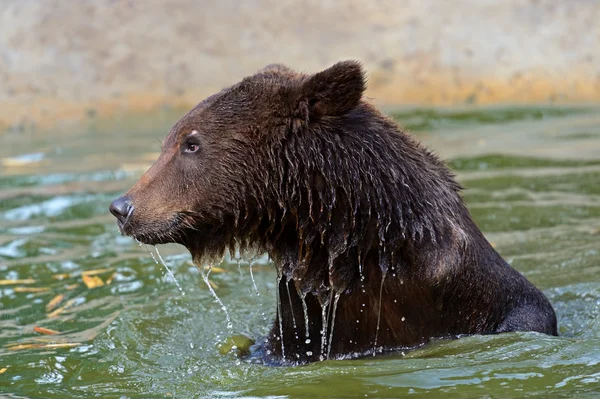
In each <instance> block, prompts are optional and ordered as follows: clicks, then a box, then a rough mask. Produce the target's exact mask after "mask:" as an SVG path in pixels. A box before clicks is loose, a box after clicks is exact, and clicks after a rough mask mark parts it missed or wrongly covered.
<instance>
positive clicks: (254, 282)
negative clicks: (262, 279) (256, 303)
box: [248, 262, 260, 296]
mask: <svg viewBox="0 0 600 399" xmlns="http://www.w3.org/2000/svg"><path fill="white" fill-rule="evenodd" d="M253 263H254V262H250V265H249V266H248V268H249V269H250V279H251V280H252V286H253V287H254V292H256V296H259V295H260V293H259V292H258V288H257V287H256V281H255V280H254V273H252V264H253Z"/></svg>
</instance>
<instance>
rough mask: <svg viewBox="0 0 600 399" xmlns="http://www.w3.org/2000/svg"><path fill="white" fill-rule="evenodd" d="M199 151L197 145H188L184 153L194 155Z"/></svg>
mask: <svg viewBox="0 0 600 399" xmlns="http://www.w3.org/2000/svg"><path fill="white" fill-rule="evenodd" d="M199 149H200V146H199V145H198V144H196V143H186V144H185V148H184V150H183V151H184V152H187V153H194V152H197V151H198V150H199Z"/></svg>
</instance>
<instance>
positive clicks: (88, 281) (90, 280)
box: [81, 274, 104, 289]
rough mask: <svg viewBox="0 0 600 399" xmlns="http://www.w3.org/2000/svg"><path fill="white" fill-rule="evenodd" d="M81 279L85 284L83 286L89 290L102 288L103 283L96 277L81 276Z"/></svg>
mask: <svg viewBox="0 0 600 399" xmlns="http://www.w3.org/2000/svg"><path fill="white" fill-rule="evenodd" d="M81 279H82V280H83V283H84V284H85V286H86V287H88V288H89V289H92V288H97V287H103V286H104V281H103V280H102V279H101V278H100V277H98V276H90V275H87V274H82V275H81Z"/></svg>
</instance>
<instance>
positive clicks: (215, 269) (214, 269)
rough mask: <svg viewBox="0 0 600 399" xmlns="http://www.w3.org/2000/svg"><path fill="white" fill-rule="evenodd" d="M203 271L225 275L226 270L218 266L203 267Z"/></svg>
mask: <svg viewBox="0 0 600 399" xmlns="http://www.w3.org/2000/svg"><path fill="white" fill-rule="evenodd" d="M204 270H210V271H211V273H227V270H225V269H223V268H222V267H219V266H204Z"/></svg>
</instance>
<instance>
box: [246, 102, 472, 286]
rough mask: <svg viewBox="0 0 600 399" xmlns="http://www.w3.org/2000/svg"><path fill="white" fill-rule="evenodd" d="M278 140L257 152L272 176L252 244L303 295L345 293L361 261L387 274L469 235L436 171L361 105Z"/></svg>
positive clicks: (459, 205)
mask: <svg viewBox="0 0 600 399" xmlns="http://www.w3.org/2000/svg"><path fill="white" fill-rule="evenodd" d="M281 135H283V137H282V136H281ZM281 135H280V136H278V137H277V139H276V140H273V142H272V143H271V145H270V146H267V148H266V150H267V154H280V156H279V157H274V158H273V157H271V156H268V155H267V156H266V159H269V160H270V161H271V164H270V165H268V169H269V170H270V171H277V173H276V176H275V178H273V179H272V181H271V182H270V184H269V186H270V187H271V188H272V193H271V198H272V203H271V204H270V205H267V206H265V207H263V209H266V210H267V211H268V212H267V211H265V212H263V213H264V215H263V216H262V220H261V222H259V223H257V225H258V226H262V229H263V230H262V232H260V233H259V234H258V236H259V237H261V239H262V244H263V246H264V247H265V248H266V249H267V250H268V252H269V254H270V256H271V257H272V258H273V259H274V260H275V261H276V262H278V270H279V271H280V274H281V275H282V276H285V278H287V279H292V280H294V281H296V282H298V281H301V282H302V283H298V285H299V286H300V289H301V290H302V291H303V292H312V293H318V292H321V291H323V290H325V291H328V289H329V288H332V289H335V290H340V289H343V288H344V287H347V286H348V285H349V284H350V283H351V282H352V281H354V280H357V279H360V278H363V277H364V276H361V273H362V270H363V266H364V263H365V262H366V260H367V258H369V259H370V260H371V261H373V258H374V257H375V258H376V263H377V264H378V266H379V268H380V269H381V270H382V271H384V272H387V271H388V270H389V269H391V268H392V267H396V266H397V265H398V264H399V263H401V262H402V261H403V260H402V258H403V257H405V256H406V252H407V251H408V252H418V251H420V250H424V249H426V248H428V247H430V246H432V245H436V244H440V245H441V243H444V242H449V241H451V242H456V241H464V240H465V238H466V237H467V235H468V233H467V232H466V231H467V230H468V231H469V232H470V231H473V232H477V231H478V230H477V228H473V226H474V224H472V222H471V219H470V216H469V213H468V211H467V209H466V206H465V205H464V202H463V201H462V198H461V197H460V194H459V190H460V186H459V185H458V184H457V183H456V181H455V180H454V177H453V175H452V174H451V172H450V171H449V170H448V168H447V167H446V165H445V164H444V163H443V162H442V161H440V160H439V159H438V158H437V157H436V156H435V155H434V154H432V153H431V152H429V151H427V150H426V149H425V148H424V147H423V146H421V145H419V144H418V143H417V142H416V141H414V140H413V139H412V138H411V137H410V136H409V135H407V134H406V133H404V132H402V131H401V130H400V129H399V128H398V127H397V125H396V124H395V123H394V122H393V121H391V120H390V119H388V118H386V117H385V116H383V115H381V114H380V113H379V112H378V111H377V110H375V109H374V108H373V107H371V106H369V105H367V104H364V103H363V104H361V105H360V106H359V107H357V108H356V109H354V110H353V111H351V112H350V113H348V114H346V115H343V116H339V117H335V118H334V117H332V118H329V119H327V118H324V119H322V120H321V121H318V122H317V123H314V124H310V123H308V124H306V123H302V124H297V123H293V122H292V123H290V128H289V129H287V130H285V131H283V132H282V133H281ZM265 173H267V172H265ZM273 209H276V211H275V210H273ZM461 245H464V243H462V244H461ZM437 250H438V252H439V250H440V248H437ZM349 265H352V268H351V269H353V272H349V271H348V269H350V267H349Z"/></svg>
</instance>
